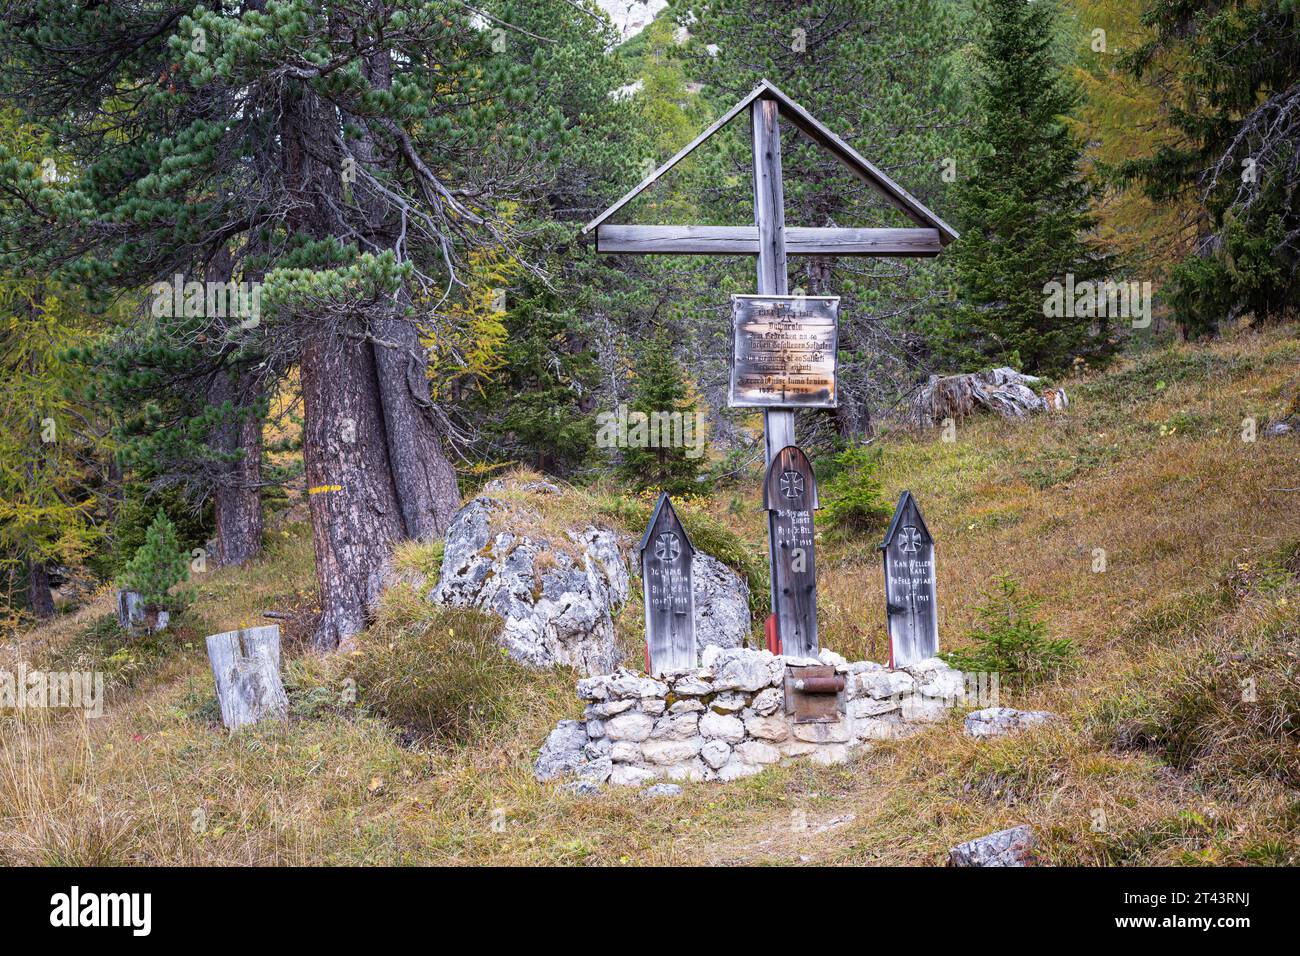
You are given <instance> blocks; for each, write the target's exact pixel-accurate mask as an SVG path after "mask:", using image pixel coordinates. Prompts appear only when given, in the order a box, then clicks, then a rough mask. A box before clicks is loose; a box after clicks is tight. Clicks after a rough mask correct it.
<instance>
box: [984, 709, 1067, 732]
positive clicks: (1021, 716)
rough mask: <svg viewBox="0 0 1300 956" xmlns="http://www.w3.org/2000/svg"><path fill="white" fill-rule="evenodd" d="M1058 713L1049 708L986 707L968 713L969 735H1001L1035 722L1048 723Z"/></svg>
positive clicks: (1029, 725) (1032, 724) (1022, 728)
mask: <svg viewBox="0 0 1300 956" xmlns="http://www.w3.org/2000/svg"><path fill="white" fill-rule="evenodd" d="M1055 716H1056V715H1055V714H1053V713H1052V712H1051V711H1047V710H1016V709H1015V708H1012V707H986V708H985V709H984V710H976V711H972V712H971V713H969V714H967V715H966V724H965V730H966V734H967V736H970V737H975V738H983V737H1001V736H1002V735H1004V734H1012V733H1015V732H1017V731H1020V730H1024V729H1025V728H1026V727H1032V726H1034V725H1035V724H1042V723H1046V722H1047V721H1049V720H1051V719H1052V718H1054V717H1055Z"/></svg>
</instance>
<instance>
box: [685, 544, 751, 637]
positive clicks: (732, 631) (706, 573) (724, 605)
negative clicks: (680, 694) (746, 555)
mask: <svg viewBox="0 0 1300 956" xmlns="http://www.w3.org/2000/svg"><path fill="white" fill-rule="evenodd" d="M691 590H692V592H693V594H694V596H695V646H696V647H697V648H699V652H700V654H701V655H703V653H704V650H705V649H706V648H708V647H720V648H724V649H727V648H733V647H741V646H743V645H744V643H745V638H746V637H748V636H749V625H750V621H749V585H748V584H746V583H745V579H744V578H742V577H741V576H740V575H739V574H737V573H736V572H735V571H733V570H731V568H729V567H727V566H726V565H725V564H723V563H722V562H721V561H719V560H717V559H716V558H712V557H710V556H709V555H707V554H703V553H701V552H696V554H695V558H694V560H693V561H692V563H691Z"/></svg>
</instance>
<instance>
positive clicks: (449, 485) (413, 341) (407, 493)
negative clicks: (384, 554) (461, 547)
mask: <svg viewBox="0 0 1300 956" xmlns="http://www.w3.org/2000/svg"><path fill="white" fill-rule="evenodd" d="M375 338H376V339H378V340H379V341H377V342H375V344H374V352H375V365H376V368H377V370H378V376H379V397H380V401H381V402H382V405H383V413H384V424H385V428H386V430H387V434H388V459H389V463H390V465H391V466H392V470H393V480H394V484H395V486H396V488H397V499H398V503H399V506H400V508H401V514H402V522H403V525H404V526H405V528H406V534H407V537H410V538H414V539H416V540H426V539H428V538H433V537H436V536H437V535H440V534H442V533H443V532H444V531H446V530H447V526H448V525H450V524H451V518H452V515H454V514H455V513H456V509H457V508H459V507H460V491H459V489H458V488H457V486H456V472H455V470H454V469H453V468H452V466H451V462H449V461H448V460H447V455H446V453H445V452H444V451H443V443H442V436H441V435H439V434H438V431H437V429H436V428H435V427H434V424H433V419H432V418H431V417H430V415H429V410H428V406H429V379H428V360H427V359H426V357H425V353H424V349H423V348H422V347H421V345H420V341H419V337H418V335H417V333H416V330H415V327H414V326H413V325H412V324H411V323H410V322H406V321H403V320H402V319H397V318H390V319H386V320H383V321H380V322H377V323H376V328H375Z"/></svg>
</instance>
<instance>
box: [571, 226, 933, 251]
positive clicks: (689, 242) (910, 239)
mask: <svg viewBox="0 0 1300 956" xmlns="http://www.w3.org/2000/svg"><path fill="white" fill-rule="evenodd" d="M596 251H597V252H607V253H634V254H639V255H678V256H681V255H697V256H756V255H758V228H757V227H756V226H625V225H614V224H606V225H603V226H601V227H600V229H599V231H598V232H597V234H596ZM785 251H786V255H787V256H896V257H919V256H937V255H938V254H939V253H940V252H942V251H943V243H942V242H941V241H940V234H939V230H938V229H930V228H916V229H840V228H835V227H820V226H819V227H815V228H814V227H808V226H789V227H787V228H786V230H785Z"/></svg>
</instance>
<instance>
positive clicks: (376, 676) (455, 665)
mask: <svg viewBox="0 0 1300 956" xmlns="http://www.w3.org/2000/svg"><path fill="white" fill-rule="evenodd" d="M500 631H501V621H500V620H499V619H497V618H495V617H492V616H491V615H488V614H484V613H482V612H481V611H475V610H443V611H439V612H437V613H436V614H434V615H431V616H427V617H425V618H424V619H422V620H410V619H407V620H402V621H400V622H398V623H397V625H396V626H392V625H389V626H384V624H383V622H380V623H379V624H378V626H376V627H374V628H372V629H371V630H370V631H368V632H367V633H366V635H365V637H364V639H363V640H362V643H361V646H360V649H359V651H358V652H357V653H356V654H355V655H353V656H352V657H351V659H350V667H351V676H352V677H353V678H354V679H355V680H356V683H357V703H358V704H360V705H361V706H362V707H364V708H365V709H366V710H367V711H369V712H371V713H374V714H377V715H379V716H382V717H384V718H385V719H387V720H388V721H390V722H391V723H393V724H395V725H397V726H399V727H401V728H403V729H404V730H406V731H408V732H409V733H410V734H411V735H412V736H413V737H414V738H415V739H416V740H419V741H422V742H426V741H435V740H441V741H448V742H451V743H461V744H463V743H469V742H471V741H473V740H475V739H476V738H478V737H479V736H481V735H482V734H483V733H484V732H485V731H488V730H491V729H492V728H494V727H498V726H502V725H505V724H507V723H508V722H509V721H510V720H511V717H512V715H513V714H514V713H515V711H516V703H517V695H518V694H519V692H520V691H521V690H522V689H524V688H526V687H527V685H528V676H529V675H528V672H527V671H526V670H525V668H524V667H523V665H521V664H519V663H517V662H515V661H512V660H511V659H510V658H509V657H508V656H507V655H506V652H505V651H504V650H503V649H502V648H501V646H500V645H499V644H498V643H497V635H498V634H499V633H500Z"/></svg>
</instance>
